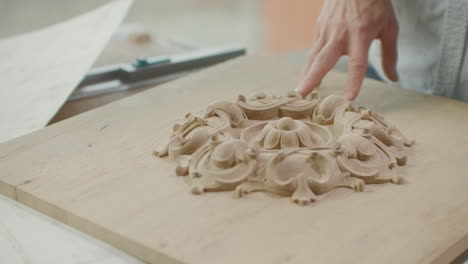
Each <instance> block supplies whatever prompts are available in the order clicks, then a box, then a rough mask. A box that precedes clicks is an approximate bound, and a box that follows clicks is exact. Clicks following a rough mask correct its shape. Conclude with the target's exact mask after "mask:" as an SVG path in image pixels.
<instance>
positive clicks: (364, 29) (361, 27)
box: [353, 23, 371, 35]
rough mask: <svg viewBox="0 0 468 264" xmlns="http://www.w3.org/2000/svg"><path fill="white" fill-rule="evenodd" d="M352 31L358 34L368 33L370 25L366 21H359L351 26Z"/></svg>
mask: <svg viewBox="0 0 468 264" xmlns="http://www.w3.org/2000/svg"><path fill="white" fill-rule="evenodd" d="M353 31H354V33H356V34H358V35H368V34H369V33H370V32H371V26H370V25H369V24H368V23H359V24H357V25H356V26H355V27H354V28H353Z"/></svg>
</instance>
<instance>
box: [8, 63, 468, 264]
mask: <svg viewBox="0 0 468 264" xmlns="http://www.w3.org/2000/svg"><path fill="white" fill-rule="evenodd" d="M301 68H302V65H297V64H291V63H289V62H286V61H283V60H279V59H276V58H267V57H246V58H241V59H238V60H234V61H231V62H228V63H225V64H223V65H220V66H218V67H215V68H212V69H209V70H206V71H203V72H201V73H197V74H194V75H191V76H189V77H188V78H184V79H181V80H178V81H175V82H172V83H169V84H167V85H163V86H158V87H156V88H154V89H150V90H148V91H146V92H142V93H140V94H137V95H135V96H132V97H130V98H127V99H124V100H121V101H117V102H114V103H112V104H109V105H106V106H104V107H101V108H99V109H96V110H93V111H90V112H87V113H84V114H82V115H79V116H76V117H74V118H71V119H68V120H65V121H62V122H59V123H57V124H54V125H51V126H50V127H47V128H45V129H43V130H41V131H38V132H35V133H33V134H30V135H27V136H24V137H21V138H18V139H15V140H13V141H11V142H7V143H4V144H1V145H0V172H1V174H0V192H1V193H3V194H5V195H7V196H10V197H12V198H14V199H16V200H18V201H20V202H22V203H24V204H26V205H28V206H30V207H32V208H35V209H37V210H39V211H41V212H44V213H45V214H48V215H50V216H52V217H54V218H57V219H59V220H60V221H63V222H65V223H67V224H69V225H71V226H73V227H76V228H78V229H80V230H82V231H84V232H87V233H90V234H92V235H93V236H95V237H97V238H99V239H102V240H104V241H107V242H109V243H111V244H112V245H114V246H116V247H118V248H122V249H124V250H126V251H127V252H130V253H131V254H134V255H136V256H138V257H139V258H141V259H144V260H146V261H149V262H153V263H156V262H157V263H161V262H164V263H181V262H182V263H310V262H315V263H343V262H349V263H446V262H448V261H450V260H452V259H454V258H455V257H456V256H457V255H458V254H460V253H462V251H464V250H465V249H466V248H467V247H468V236H467V234H468V224H467V223H468V191H467V189H468V177H467V176H466V175H467V173H466V172H467V171H468V162H467V154H468V134H467V133H466V130H467V126H468V125H467V124H468V122H467V121H468V120H467V119H468V105H467V104H465V103H461V102H456V101H452V100H449V99H445V98H440V97H433V96H427V95H421V94H417V93H414V92H411V91H406V90H402V89H399V88H396V87H390V86H388V85H385V84H382V83H379V82H375V81H366V83H365V85H364V88H363V91H362V93H361V96H360V97H359V99H358V101H357V102H356V104H358V105H359V104H360V105H363V106H366V107H367V108H371V109H375V110H376V111H378V112H380V113H381V114H382V115H384V116H385V117H386V119H387V120H388V121H389V122H391V123H393V124H395V125H397V126H398V127H399V128H401V130H402V132H403V133H405V134H406V135H408V136H409V137H412V138H415V139H416V144H415V146H414V154H413V155H411V156H410V158H409V159H408V164H407V165H406V166H405V170H403V172H404V174H402V176H403V177H405V178H406V181H407V182H406V184H404V185H398V186H395V185H386V186H383V185H369V186H366V189H365V190H364V191H363V192H362V193H353V192H352V191H351V190H346V189H340V190H336V191H333V192H330V193H329V194H327V195H328V197H327V199H323V200H322V201H321V202H320V203H314V204H312V205H310V206H307V207H298V206H291V204H290V201H289V199H287V198H278V197H275V196H269V195H265V194H264V193H254V194H252V195H249V196H248V197H245V198H243V199H241V200H234V199H233V198H232V196H231V195H229V194H227V193H212V194H210V195H201V196H194V195H191V194H189V193H188V192H187V187H186V185H185V184H182V183H181V182H180V181H182V180H183V179H182V178H180V177H176V176H174V171H173V168H174V164H172V163H170V162H168V161H167V160H164V159H157V158H155V157H154V156H152V155H151V154H152V151H153V150H154V149H156V148H157V147H158V146H161V145H162V144H163V143H164V142H166V140H167V138H168V137H169V135H170V131H171V126H172V123H173V121H174V120H175V119H177V118H181V117H183V116H184V113H186V112H189V111H193V110H202V109H203V108H204V107H205V106H206V105H208V104H209V103H210V102H214V101H217V100H220V99H227V100H233V99H235V98H236V97H237V94H239V93H242V94H248V93H250V92H253V91H260V90H263V91H268V92H269V93H276V94H281V93H286V92H287V91H288V90H289V89H291V87H294V86H295V85H296V83H297V79H298V74H299V73H300V72H301ZM345 78H346V76H345V75H342V74H338V73H331V74H329V75H328V77H327V79H326V80H325V81H324V87H325V88H326V89H324V90H323V91H322V92H323V93H324V94H326V93H330V92H333V91H341V89H342V87H343V86H344V83H345Z"/></svg>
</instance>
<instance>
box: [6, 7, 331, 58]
mask: <svg viewBox="0 0 468 264" xmlns="http://www.w3.org/2000/svg"><path fill="white" fill-rule="evenodd" d="M107 2H108V1H104V0H80V1H72V0H68V1H63V0H41V1H33V0H0V38H4V37H8V36H11V35H15V34H19V33H24V32H28V31H32V30H35V29H39V28H41V27H44V26H47V25H50V24H53V23H56V22H59V21H62V20H65V19H67V18H70V17H72V16H75V15H78V14H81V13H84V12H86V11H88V10H91V9H93V8H95V7H97V6H99V5H102V4H104V3H107ZM322 2H323V0H294V1H286V0H170V1H169V0H135V1H134V4H133V7H132V8H131V10H130V12H129V13H128V15H127V17H126V19H125V20H124V22H123V24H122V27H121V30H120V32H119V34H126V33H128V32H134V31H139V32H142V31H145V32H147V33H149V34H150V35H151V36H152V38H153V40H155V41H157V42H158V43H162V44H164V45H169V46H170V45H175V44H180V45H187V46H190V47H192V46H193V47H211V46H218V45H236V44H239V45H243V46H245V47H247V48H248V51H249V52H251V53H252V52H254V53H264V54H293V53H296V52H303V51H305V50H306V49H307V48H308V47H310V46H311V43H312V41H313V35H314V23H315V20H316V18H317V16H318V14H319V10H320V7H321V5H322Z"/></svg>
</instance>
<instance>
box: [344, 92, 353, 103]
mask: <svg viewBox="0 0 468 264" xmlns="http://www.w3.org/2000/svg"><path fill="white" fill-rule="evenodd" d="M343 96H344V98H345V99H346V100H348V101H352V100H353V94H352V93H351V92H348V91H346V92H344V94H343Z"/></svg>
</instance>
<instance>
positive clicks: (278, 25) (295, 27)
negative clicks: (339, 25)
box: [260, 0, 324, 53]
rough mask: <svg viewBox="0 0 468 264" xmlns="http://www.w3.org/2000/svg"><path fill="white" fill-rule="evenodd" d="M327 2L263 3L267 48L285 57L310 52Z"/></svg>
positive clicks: (272, 0) (284, 0)
mask: <svg viewBox="0 0 468 264" xmlns="http://www.w3.org/2000/svg"><path fill="white" fill-rule="evenodd" d="M323 1H324V0H263V1H262V4H261V10H260V12H261V16H262V18H263V21H264V26H265V31H264V32H265V34H264V41H263V43H264V45H265V46H264V48H265V49H266V51H267V52H271V53H285V52H293V51H300V50H305V49H307V48H309V47H310V46H311V44H312V41H313V36H314V25H315V21H316V20H317V17H318V15H319V13H320V8H321V6H322V3H323Z"/></svg>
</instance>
